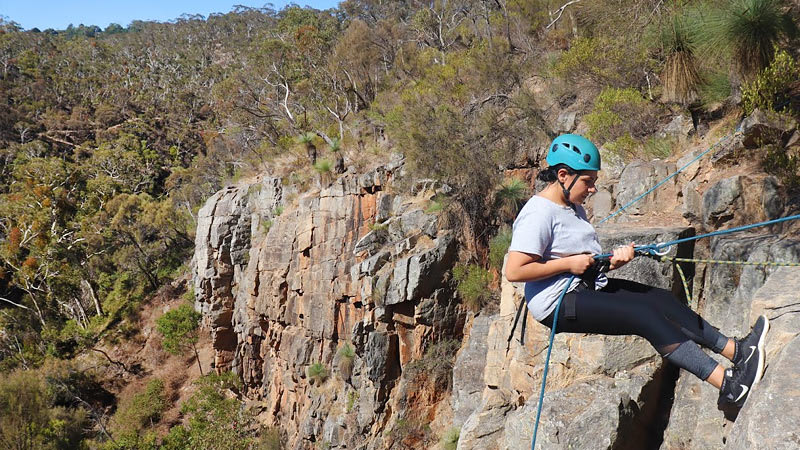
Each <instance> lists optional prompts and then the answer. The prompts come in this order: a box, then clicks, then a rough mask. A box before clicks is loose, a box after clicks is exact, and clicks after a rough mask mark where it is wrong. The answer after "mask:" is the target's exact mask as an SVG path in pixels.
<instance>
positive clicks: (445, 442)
mask: <svg viewBox="0 0 800 450" xmlns="http://www.w3.org/2000/svg"><path fill="white" fill-rule="evenodd" d="M460 435H461V429H460V428H455V427H453V428H450V429H449V430H447V433H445V434H444V436H442V449H443V450H456V448H457V447H458V438H459V437H460Z"/></svg>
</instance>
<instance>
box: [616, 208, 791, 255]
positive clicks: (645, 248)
mask: <svg viewBox="0 0 800 450" xmlns="http://www.w3.org/2000/svg"><path fill="white" fill-rule="evenodd" d="M797 219H800V214H795V215H793V216H787V217H781V218H778V219H773V220H767V221H765V222H758V223H753V224H750V225H743V226H741V227H735V228H729V229H727V230H719V231H714V232H711V233H706V234H701V235H698V236H692V237H688V238H683V239H676V240H674V241H669V242H664V243H660V244H650V245H642V246H637V247H636V248H635V250H636V251H637V252H639V253H640V254H644V253H646V254H650V255H652V254H655V253H656V252H658V251H661V250H664V249H665V248H669V247H672V246H673V245H676V244H681V243H684V242H689V241H696V240H697V239H703V238H707V237H713V236H721V235H723V234H730V233H737V232H739V231H746V230H750V229H753V228H758V227H765V226H767V225H774V224H776V223H781V222H788V221H790V220H797ZM602 256H607V255H601V257H602ZM608 256H610V255H608Z"/></svg>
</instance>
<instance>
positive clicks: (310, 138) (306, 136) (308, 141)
mask: <svg viewBox="0 0 800 450" xmlns="http://www.w3.org/2000/svg"><path fill="white" fill-rule="evenodd" d="M297 141H298V142H299V143H301V144H303V145H304V146H305V148H306V155H307V156H308V161H309V162H310V163H311V165H312V166H313V165H314V164H316V163H317V146H316V145H314V133H312V132H310V131H309V132H305V133H303V134H301V135H300V136H299V137H298V138H297Z"/></svg>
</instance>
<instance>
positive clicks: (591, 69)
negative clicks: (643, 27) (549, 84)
mask: <svg viewBox="0 0 800 450" xmlns="http://www.w3.org/2000/svg"><path fill="white" fill-rule="evenodd" d="M628 44H630V45H622V44H621V43H620V41H619V38H618V36H593V37H579V38H576V39H574V40H573V41H572V42H571V43H570V48H569V50H567V51H565V52H564V53H562V54H561V56H560V57H559V58H558V60H557V61H556V62H555V64H554V65H553V67H552V71H551V72H552V74H553V75H555V76H557V77H559V78H561V79H563V80H566V81H570V82H579V81H581V80H584V79H588V80H590V81H592V82H594V83H596V84H599V85H605V86H609V85H610V86H624V85H629V84H630V83H631V82H632V81H634V80H635V79H636V78H638V77H639V73H641V70H642V69H641V68H642V66H644V65H646V61H647V58H646V48H645V47H644V45H641V42H640V41H631V42H629V43H628Z"/></svg>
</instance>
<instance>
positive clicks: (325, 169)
mask: <svg viewBox="0 0 800 450" xmlns="http://www.w3.org/2000/svg"><path fill="white" fill-rule="evenodd" d="M332 169H333V164H332V163H331V162H330V160H327V159H320V160H319V161H317V162H315V163H314V170H316V171H317V173H318V174H319V181H320V183H322V184H323V185H326V186H327V185H328V184H329V183H330V182H331V176H332V175H331V170H332Z"/></svg>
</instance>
